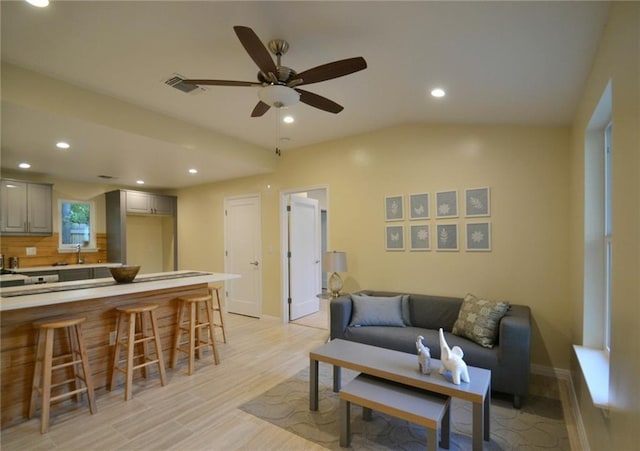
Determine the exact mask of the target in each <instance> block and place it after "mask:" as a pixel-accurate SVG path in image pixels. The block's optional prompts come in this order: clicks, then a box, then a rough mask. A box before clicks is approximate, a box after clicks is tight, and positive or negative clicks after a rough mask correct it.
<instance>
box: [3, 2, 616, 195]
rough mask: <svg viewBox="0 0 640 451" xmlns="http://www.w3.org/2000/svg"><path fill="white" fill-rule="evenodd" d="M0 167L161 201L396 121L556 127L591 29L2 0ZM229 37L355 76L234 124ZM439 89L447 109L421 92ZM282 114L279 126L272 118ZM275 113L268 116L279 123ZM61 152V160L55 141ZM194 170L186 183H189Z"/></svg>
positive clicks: (576, 16)
mask: <svg viewBox="0 0 640 451" xmlns="http://www.w3.org/2000/svg"><path fill="white" fill-rule="evenodd" d="M0 7H1V20H2V29H1V38H2V62H3V67H2V148H1V151H2V169H3V172H4V171H6V170H14V169H15V168H16V166H17V164H18V163H19V162H21V161H28V162H29V163H31V169H29V171H33V172H35V173H39V174H45V175H48V176H51V177H56V178H66V179H72V180H79V181H87V182H97V181H101V180H103V179H99V178H98V176H99V175H108V176H113V177H115V179H114V181H113V183H118V184H121V185H125V186H133V185H135V181H136V180H137V179H143V180H145V182H146V185H145V186H148V187H157V188H177V187H181V186H187V185H191V184H199V183H206V182H212V181H216V180H223V179H227V178H232V177H240V176H244V175H251V174H256V173H261V172H267V171H270V170H272V169H273V168H274V167H275V165H276V164H277V157H276V156H275V153H274V149H275V147H279V148H281V149H282V150H283V152H287V151H295V149H297V148H300V147H303V146H306V145H309V144H313V143H319V142H323V141H328V140H332V139H336V138H340V137H344V136H349V135H354V134H359V133H364V132H367V131H370V130H374V129H380V128H384V127H388V126H393V125H396V124H400V123H408V122H411V123H416V122H425V123H453V124H456V123H475V124H523V125H532V124H533V125H568V124H569V123H570V122H571V120H572V118H573V114H574V111H575V108H576V106H577V102H578V99H579V98H580V94H581V89H582V86H583V84H584V82H585V78H586V74H587V73H588V71H589V68H590V65H591V63H592V61H593V57H594V54H595V51H596V48H597V45H598V40H599V38H600V36H601V33H602V30H603V27H604V26H605V23H606V18H607V12H608V4H607V3H603V2H415V1H414V2H402V1H388V2H360V1H358V2H342V1H338V2H320V1H318V2H314V1H300V2H296V1H292V2H272V1H263V2H218V1H211V2H206V1H200V2H192V1H176V2H164V1H158V2H155V1H141V2H120V1H117V2H116V1H108V2H101V1H57V0H52V1H51V4H50V5H49V6H48V7H47V8H43V9H38V8H35V7H32V6H30V5H29V4H27V3H26V2H24V1H3V2H1V4H0ZM234 25H245V26H248V27H251V28H252V29H253V30H254V31H255V33H256V34H257V35H258V36H259V37H260V38H261V40H262V41H263V43H265V44H266V43H267V42H268V41H269V40H271V39H275V38H281V39H286V40H287V41H288V42H289V44H290V49H289V51H288V53H287V54H286V55H285V56H284V57H283V61H282V63H283V65H286V66H289V67H291V68H293V69H294V70H296V71H298V72H300V71H303V70H306V69H309V68H311V67H315V66H318V65H321V64H324V63H328V62H331V61H335V60H339V59H344V58H350V57H354V56H362V57H364V58H365V60H366V61H367V65H368V67H367V69H365V70H363V71H360V72H357V73H354V74H351V75H348V76H345V77H341V78H337V79H333V80H329V81H324V82H321V83H317V84H313V85H308V86H305V89H307V90H309V91H312V92H315V93H317V94H320V95H322V96H325V97H327V98H329V99H331V100H333V101H335V102H337V103H339V104H341V105H342V106H344V110H343V111H342V112H340V113H339V114H332V113H327V112H324V111H321V110H318V109H315V108H312V107H310V106H308V105H305V104H302V103H298V104H296V105H293V106H291V107H289V108H287V109H286V110H283V111H280V115H278V114H277V112H276V111H275V109H274V108H272V109H271V110H269V111H268V112H267V113H266V114H265V115H264V116H263V117H260V118H251V117H250V113H251V111H252V109H253V108H254V106H255V105H256V103H257V101H258V96H257V91H258V88H257V87H226V86H211V87H206V89H204V90H202V89H198V90H196V91H194V93H190V94H186V93H183V92H181V91H178V90H176V89H174V88H172V87H170V86H168V85H166V84H165V81H166V80H167V79H169V78H170V77H172V76H173V75H174V74H176V73H177V74H180V75H182V76H185V77H187V78H213V79H225V80H242V81H256V74H257V71H258V69H257V67H256V65H255V63H254V62H253V61H252V60H251V58H250V57H249V55H247V53H246V51H245V49H244V48H243V47H242V45H241V43H240V41H239V40H238V38H237V36H236V34H235V33H234V30H233V26H234ZM434 87H442V88H444V89H445V90H446V92H447V95H446V96H445V97H444V98H440V99H436V98H433V97H431V96H430V95H429V91H430V90H431V89H432V88H434ZM284 113H286V114H289V115H291V116H293V117H294V119H295V122H294V123H292V124H285V123H281V122H280V121H279V120H278V119H281V116H282V115H284ZM279 116H280V117H279ZM60 140H66V141H68V142H69V143H70V144H71V148H70V149H68V150H64V151H61V150H59V149H56V148H55V143H56V142H57V141H60ZM190 168H197V169H198V171H199V172H198V174H195V175H194V174H189V173H188V172H187V170H188V169H190Z"/></svg>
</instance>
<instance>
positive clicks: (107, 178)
mask: <svg viewBox="0 0 640 451" xmlns="http://www.w3.org/2000/svg"><path fill="white" fill-rule="evenodd" d="M98 178H101V179H105V180H113V179H117V178H118V177H114V176H113V175H99V176H98Z"/></svg>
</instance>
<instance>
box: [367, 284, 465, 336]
mask: <svg viewBox="0 0 640 451" xmlns="http://www.w3.org/2000/svg"><path fill="white" fill-rule="evenodd" d="M362 293H366V294H368V295H369V296H397V295H399V294H405V293H398V292H389V291H371V290H365V291H362ZM461 306H462V298H453V297H447V296H430V295H424V294H409V310H410V317H411V325H412V326H413V327H422V328H425V329H435V330H438V329H439V328H440V327H442V328H443V329H444V330H445V331H446V332H451V331H452V330H453V325H454V323H455V322H456V320H457V319H458V314H459V312H460V307H461Z"/></svg>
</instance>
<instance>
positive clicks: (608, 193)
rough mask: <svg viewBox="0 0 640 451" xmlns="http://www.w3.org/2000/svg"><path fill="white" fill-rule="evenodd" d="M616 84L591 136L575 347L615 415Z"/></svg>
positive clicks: (590, 382) (597, 397) (593, 388)
mask: <svg viewBox="0 0 640 451" xmlns="http://www.w3.org/2000/svg"><path fill="white" fill-rule="evenodd" d="M611 92H612V86H611V82H609V83H608V84H607V86H606V87H605V90H604V92H603V93H602V97H601V98H600V101H599V102H598V105H597V106H596V109H595V110H594V112H593V115H592V116H591V120H590V121H589V124H588V125H587V128H586V130H585V140H584V145H585V147H584V280H583V296H584V299H583V307H584V308H583V318H582V343H581V344H579V345H578V344H577V345H574V346H573V348H574V352H575V355H576V357H577V360H578V362H579V364H580V368H581V371H582V375H583V377H584V381H585V383H586V386H587V388H588V389H589V394H590V395H591V400H592V401H593V404H594V405H595V406H596V407H599V408H601V409H603V410H604V412H605V415H608V413H607V412H608V411H609V374H610V365H609V351H610V348H611V340H610V337H611V326H612V324H611V315H610V312H611V308H610V306H611V281H612V270H613V259H612V255H613V254H612V236H613V235H612V231H613V228H612V211H613V209H612V202H611V200H612V186H613V184H612V177H613V171H612V154H613V146H612V143H613V141H612V137H613V126H612V114H611V112H612V108H611V106H612V104H611Z"/></svg>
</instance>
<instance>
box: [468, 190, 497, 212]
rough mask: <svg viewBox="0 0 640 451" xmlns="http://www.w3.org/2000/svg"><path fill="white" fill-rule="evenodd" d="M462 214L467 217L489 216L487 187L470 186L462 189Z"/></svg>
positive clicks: (489, 198) (489, 205) (489, 204)
mask: <svg viewBox="0 0 640 451" xmlns="http://www.w3.org/2000/svg"><path fill="white" fill-rule="evenodd" d="M464 215H465V216H466V217H467V218H473V217H479V216H491V197H490V194H489V188H470V189H465V190H464Z"/></svg>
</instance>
